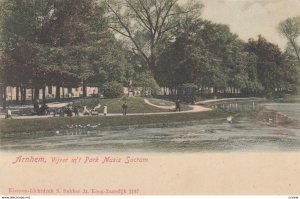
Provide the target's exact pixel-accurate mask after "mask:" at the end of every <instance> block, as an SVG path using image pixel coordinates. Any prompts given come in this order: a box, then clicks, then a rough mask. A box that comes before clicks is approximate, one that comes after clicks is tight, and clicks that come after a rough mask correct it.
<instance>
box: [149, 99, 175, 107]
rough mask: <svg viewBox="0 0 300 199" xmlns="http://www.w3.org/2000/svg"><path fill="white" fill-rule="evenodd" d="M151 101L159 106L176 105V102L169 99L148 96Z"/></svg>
mask: <svg viewBox="0 0 300 199" xmlns="http://www.w3.org/2000/svg"><path fill="white" fill-rule="evenodd" d="M147 99H148V100H149V102H150V103H152V104H155V105H157V106H175V102H173V101H169V100H162V99H156V98H147Z"/></svg>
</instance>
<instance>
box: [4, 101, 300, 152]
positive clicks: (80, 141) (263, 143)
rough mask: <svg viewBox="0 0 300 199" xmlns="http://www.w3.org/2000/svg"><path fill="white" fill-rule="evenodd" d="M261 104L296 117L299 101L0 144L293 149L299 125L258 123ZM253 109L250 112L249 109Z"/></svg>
mask: <svg viewBox="0 0 300 199" xmlns="http://www.w3.org/2000/svg"><path fill="white" fill-rule="evenodd" d="M263 107H266V108H268V109H273V110H276V111H278V112H280V113H281V114H285V115H287V116H288V117H291V118H292V119H295V120H298V121H300V115H299V110H300V104H299V103H295V104H275V103H273V104H260V105H258V104H256V103H254V102H247V103H232V104H221V105H217V106H216V107H215V108H219V109H222V110H226V111H228V115H231V114H232V115H234V116H233V120H232V123H229V122H228V121H227V118H223V119H211V120H206V121H201V122H197V123H196V122H193V123H191V124H190V125H184V126H180V125H176V126H175V127H166V128H129V129H126V130H117V131H116V130H115V131H113V130H110V131H93V130H90V131H75V130H73V131H66V132H60V134H56V133H55V132H48V133H45V132H43V135H41V134H40V133H39V132H35V133H32V134H26V135H18V136H17V135H13V136H10V137H2V138H1V145H0V150H21V151H24V150H40V151H95V152H187V153H190V152H222V151H227V152H230V151H298V150H299V149H300V129H298V128H293V127H282V126H278V125H262V124H259V123H258V122H257V121H256V119H255V117H254V118H253V111H254V110H257V109H261V108H263ZM251 113H252V114H251Z"/></svg>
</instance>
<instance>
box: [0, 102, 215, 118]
mask: <svg viewBox="0 0 300 199" xmlns="http://www.w3.org/2000/svg"><path fill="white" fill-rule="evenodd" d="M144 102H145V103H146V104H148V105H150V106H154V107H157V108H160V109H165V110H169V111H165V112H154V113H128V114H127V115H133V116H134V115H136V116H138V115H166V114H182V113H196V112H205V111H211V110H212V109H211V108H207V107H204V106H200V105H189V107H190V108H191V110H187V111H180V112H175V111H172V109H174V108H175V106H158V105H155V104H152V103H151V102H149V100H147V99H144ZM47 105H48V106H49V107H51V108H61V107H63V106H67V105H68V103H49V104H47ZM79 116H80V117H89V116H84V115H83V114H82V113H80V114H79ZM99 116H103V114H101V113H100V114H99ZM113 116H122V113H108V114H107V117H113ZM50 117H54V116H53V115H45V116H38V115H34V116H13V118H14V119H38V118H39V119H40V118H50ZM57 117H58V116H57ZM0 118H4V115H3V116H1V117H0Z"/></svg>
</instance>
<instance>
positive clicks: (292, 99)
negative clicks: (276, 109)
mask: <svg viewBox="0 0 300 199" xmlns="http://www.w3.org/2000/svg"><path fill="white" fill-rule="evenodd" d="M273 101H274V102H279V103H300V95H286V96H285V97H283V98H279V99H275V100H273Z"/></svg>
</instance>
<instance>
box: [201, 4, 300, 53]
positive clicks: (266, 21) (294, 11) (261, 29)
mask: <svg viewBox="0 0 300 199" xmlns="http://www.w3.org/2000/svg"><path fill="white" fill-rule="evenodd" d="M200 1H201V2H202V3H203V4H204V5H205V8H204V11H203V17H204V18H205V19H210V20H212V21H214V22H219V23H223V24H227V25H229V26H230V28H231V30H232V32H234V33H236V34H238V35H239V37H240V38H241V39H243V40H245V41H247V40H248V38H251V37H252V38H257V35H259V34H261V35H262V36H264V37H265V38H267V40H269V41H270V42H273V43H276V44H278V45H279V46H280V47H281V48H285V46H286V40H285V39H284V38H282V37H281V36H280V35H279V34H278V32H277V29H276V28H277V25H278V23H279V22H280V21H282V20H285V19H286V18H288V17H294V16H297V15H298V16H300V0H200Z"/></svg>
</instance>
